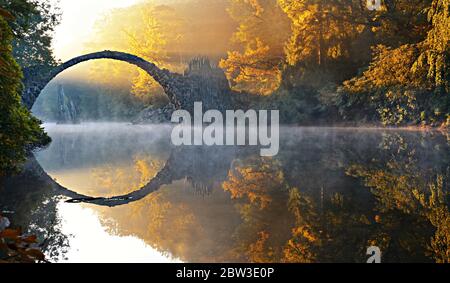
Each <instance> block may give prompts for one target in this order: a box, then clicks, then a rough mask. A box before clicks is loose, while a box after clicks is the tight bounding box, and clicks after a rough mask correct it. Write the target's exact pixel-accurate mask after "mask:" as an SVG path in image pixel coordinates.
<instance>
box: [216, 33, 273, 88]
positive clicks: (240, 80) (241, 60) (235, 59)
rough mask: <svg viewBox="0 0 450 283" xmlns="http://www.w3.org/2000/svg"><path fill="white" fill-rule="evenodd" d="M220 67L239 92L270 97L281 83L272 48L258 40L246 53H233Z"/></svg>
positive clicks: (250, 44)
mask: <svg viewBox="0 0 450 283" xmlns="http://www.w3.org/2000/svg"><path fill="white" fill-rule="evenodd" d="M219 66H220V67H221V68H222V69H224V70H225V74H226V75H227V78H228V79H229V80H230V81H231V83H232V86H233V88H234V89H235V90H238V91H248V92H251V93H255V94H261V95H268V94H271V93H272V92H273V91H274V90H276V89H277V88H278V87H279V86H280V83H281V69H280V66H279V62H278V60H277V59H276V58H273V57H272V55H271V50H270V47H269V46H268V45H266V44H264V43H263V42H262V41H261V39H259V38H256V39H255V40H254V41H252V42H251V43H249V44H248V45H247V46H246V49H245V51H244V53H243V54H242V53H240V52H238V51H232V52H229V53H228V58H227V59H224V60H221V61H220V63H219Z"/></svg>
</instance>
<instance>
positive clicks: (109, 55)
mask: <svg viewBox="0 0 450 283" xmlns="http://www.w3.org/2000/svg"><path fill="white" fill-rule="evenodd" d="M97 59H112V60H117V61H122V62H127V63H129V64H132V65H135V66H137V67H139V68H141V69H142V70H144V71H145V72H146V73H147V74H149V75H150V76H151V77H153V78H154V79H155V81H156V82H158V83H159V84H160V85H161V87H162V88H163V89H164V92H165V93H166V94H167V96H168V98H169V100H170V102H171V103H172V104H173V105H174V106H175V108H176V109H185V110H188V111H190V112H191V113H192V112H193V106H194V102H196V101H201V102H203V107H204V109H205V110H208V109H217V110H220V111H224V110H227V109H231V106H232V105H233V102H232V95H231V94H232V90H231V89H230V87H229V84H228V81H227V79H226V77H225V75H224V73H223V71H221V70H220V69H216V68H213V67H211V65H210V64H209V61H208V60H194V61H193V62H191V63H190V64H189V68H188V70H186V72H185V74H183V75H181V74H177V73H173V72H170V71H169V70H166V69H161V68H159V67H157V66H156V65H155V64H153V63H151V62H148V61H146V60H144V59H142V58H140V57H138V56H135V55H132V54H128V53H123V52H117V51H102V52H96V53H91V54H87V55H83V56H79V57H76V58H73V59H71V60H69V61H67V62H65V63H63V64H61V65H59V66H56V67H54V68H53V69H48V68H47V69H46V68H43V67H40V66H36V67H31V68H28V69H26V70H24V81H23V82H24V85H25V88H24V92H23V94H22V101H23V103H24V104H25V105H26V106H27V108H28V109H31V108H32V107H33V104H34V103H35V101H36V99H37V98H38V96H39V95H40V94H41V92H42V90H43V89H44V88H45V87H46V86H47V84H49V82H50V81H51V80H52V79H53V78H55V77H56V76H57V75H58V74H60V73H61V72H63V71H64V70H66V69H69V68H71V67H73V66H75V65H77V64H79V63H82V62H86V61H90V60H97ZM194 151H195V152H194ZM233 151H235V149H231V148H229V150H225V152H229V153H227V154H225V155H224V154H223V152H224V151H223V150H221V151H215V149H214V148H208V149H205V148H196V149H192V150H187V149H181V150H175V151H174V152H172V154H171V157H170V158H169V160H168V161H167V163H166V166H165V167H164V168H163V169H162V170H161V171H160V172H159V173H158V174H157V175H156V176H155V177H154V178H153V179H152V180H151V181H150V182H149V183H148V184H147V185H146V186H144V187H142V188H141V189H140V190H137V191H135V192H132V193H130V194H127V195H123V196H117V197H112V198H97V197H90V196H85V195H81V194H78V193H76V192H74V191H71V190H70V189H67V188H65V187H63V186H61V185H60V184H58V183H57V182H56V181H55V180H53V179H52V178H51V177H50V176H48V175H47V173H46V172H45V171H44V169H43V168H42V167H41V166H40V165H39V163H38V162H37V160H36V159H35V158H34V157H32V158H31V159H30V161H29V162H30V167H31V168H32V170H33V171H34V172H33V173H38V175H39V176H40V178H42V179H43V180H44V182H46V183H48V184H49V185H50V187H52V188H53V189H54V190H56V191H57V193H59V194H62V195H64V196H67V197H69V198H72V201H71V202H89V203H93V204H97V205H103V206H117V205H123V204H127V203H130V202H133V201H137V200H139V199H142V198H144V197H145V196H147V195H148V194H150V193H152V192H155V191H157V190H158V189H159V188H160V187H161V186H163V185H166V184H170V183H172V182H173V181H176V180H180V179H183V178H189V180H190V181H191V182H196V183H197V184H202V183H203V182H202V181H201V180H200V181H198V180H196V179H198V178H195V177H196V176H195V175H196V170H198V172H199V173H197V174H198V176H197V177H200V176H201V174H200V173H202V174H204V173H205V172H209V173H211V174H210V175H209V176H211V177H213V176H215V178H217V180H222V179H224V178H225V177H226V174H227V173H228V169H229V168H230V164H231V162H232V160H233V157H232V156H234V154H233ZM202 152H203V154H202ZM218 152H221V154H220V156H218ZM202 157H203V158H202ZM214 157H217V158H214ZM214 170H216V172H212V171H214ZM218 175H220V176H218Z"/></svg>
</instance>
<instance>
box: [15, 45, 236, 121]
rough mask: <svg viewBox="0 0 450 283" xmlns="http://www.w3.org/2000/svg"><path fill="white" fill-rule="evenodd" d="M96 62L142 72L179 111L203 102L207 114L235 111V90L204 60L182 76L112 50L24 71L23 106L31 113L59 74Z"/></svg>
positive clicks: (136, 57) (217, 70)
mask: <svg viewBox="0 0 450 283" xmlns="http://www.w3.org/2000/svg"><path fill="white" fill-rule="evenodd" d="M96 59H112V60H118V61H123V62H127V63H129V64H132V65H135V66H137V67H139V68H141V69H142V70H144V71H145V72H147V73H148V74H149V75H150V76H151V77H153V78H154V79H155V81H156V82H158V83H159V84H160V85H161V87H162V88H163V89H164V91H165V93H166V94H167V96H168V98H169V100H170V102H171V103H172V104H173V105H174V106H175V108H176V109H184V110H188V111H189V112H191V113H192V112H193V107H194V102H196V101H201V102H203V107H204V109H205V110H209V109H217V110H220V111H222V112H223V111H225V110H227V109H231V107H232V104H233V103H232V95H231V93H232V90H231V89H230V87H229V84H228V80H227V79H226V77H225V75H224V74H223V72H222V71H221V70H220V69H216V68H212V67H211V65H210V64H209V62H208V61H207V60H205V59H197V60H194V61H193V62H191V63H190V65H189V69H188V70H187V71H186V72H185V74H183V75H181V74H177V73H172V72H170V71H169V70H167V69H161V68H158V67H157V66H156V65H155V64H153V63H151V62H148V61H146V60H144V59H142V58H140V57H138V56H135V55H132V54H128V53H123V52H117V51H109V50H106V51H101V52H96V53H90V54H86V55H83V56H79V57H76V58H73V59H71V60H69V61H67V62H65V63H63V64H61V65H59V66H56V67H54V68H53V69H50V70H48V69H47V71H44V69H43V68H42V67H39V66H38V67H33V68H28V69H25V70H24V79H23V83H24V91H23V93H22V101H23V103H24V104H25V105H26V107H27V108H28V109H31V108H32V107H33V104H34V103H35V101H36V99H37V98H38V96H39V95H40V93H41V92H42V90H43V89H44V88H45V86H46V85H47V84H48V83H49V82H50V81H51V80H52V79H53V78H55V77H56V76H57V75H58V74H60V73H61V72H63V71H64V70H66V69H68V68H71V67H73V66H75V65H77V64H79V63H82V62H86V61H90V60H96Z"/></svg>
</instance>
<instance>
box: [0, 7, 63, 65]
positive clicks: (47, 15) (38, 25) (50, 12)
mask: <svg viewBox="0 0 450 283" xmlns="http://www.w3.org/2000/svg"><path fill="white" fill-rule="evenodd" d="M0 7H3V8H4V9H6V10H8V11H10V12H11V14H12V15H13V16H14V20H12V21H10V22H9V25H10V27H11V28H12V31H13V34H14V40H13V42H12V46H13V55H14V58H15V59H16V61H17V62H18V63H19V65H20V66H21V67H22V68H27V67H31V66H53V65H55V64H56V60H55V58H54V56H53V51H52V49H51V43H52V33H53V31H54V29H55V27H56V26H57V25H58V24H59V21H60V17H59V16H60V15H59V11H58V8H57V7H55V6H54V5H52V3H49V1H45V0H0Z"/></svg>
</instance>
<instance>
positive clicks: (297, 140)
mask: <svg viewBox="0 0 450 283" xmlns="http://www.w3.org/2000/svg"><path fill="white" fill-rule="evenodd" d="M45 128H46V131H47V132H48V133H49V135H50V136H51V137H52V139H53V142H52V143H51V144H50V146H49V147H48V148H45V149H42V150H40V151H37V152H35V154H34V156H31V157H30V159H29V161H28V162H27V164H26V167H25V168H24V171H23V172H22V173H21V174H20V175H18V176H14V177H9V178H7V179H6V180H4V181H3V182H2V184H1V187H0V195H1V198H0V212H2V214H4V215H5V216H7V217H8V218H10V219H11V220H12V221H11V222H12V223H14V224H15V225H19V226H21V227H23V229H24V231H27V232H29V233H33V234H37V235H38V237H39V242H40V243H42V248H43V249H44V251H45V253H46V255H47V258H48V259H49V260H50V261H52V262H366V261H367V259H368V257H369V256H368V255H367V254H366V252H367V249H368V248H369V247H371V246H376V247H379V248H380V250H381V252H382V261H383V262H439V261H440V260H441V259H442V258H446V257H448V253H449V251H448V250H447V247H448V246H449V245H448V242H449V241H450V240H449V239H450V216H449V202H450V199H449V193H450V190H449V185H448V184H449V176H450V166H449V165H450V155H449V152H450V150H449V149H450V148H449V147H450V136H449V135H448V134H445V133H442V132H438V131H413V130H403V129H397V130H395V129H372V128H314V127H283V128H281V129H280V138H281V140H280V151H279V154H278V155H276V156H274V157H261V156H260V154H259V152H260V151H259V148H258V147H234V146H223V147H218V146H213V147H208V146H183V147H174V146H173V145H172V144H171V141H170V134H171V126H169V125H148V126H137V125H129V124H125V123H87V124H81V125H56V124H45ZM117 196H119V197H117ZM124 196H125V197H124ZM71 199H72V202H67V201H68V200H71ZM74 199H75V200H74Z"/></svg>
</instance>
